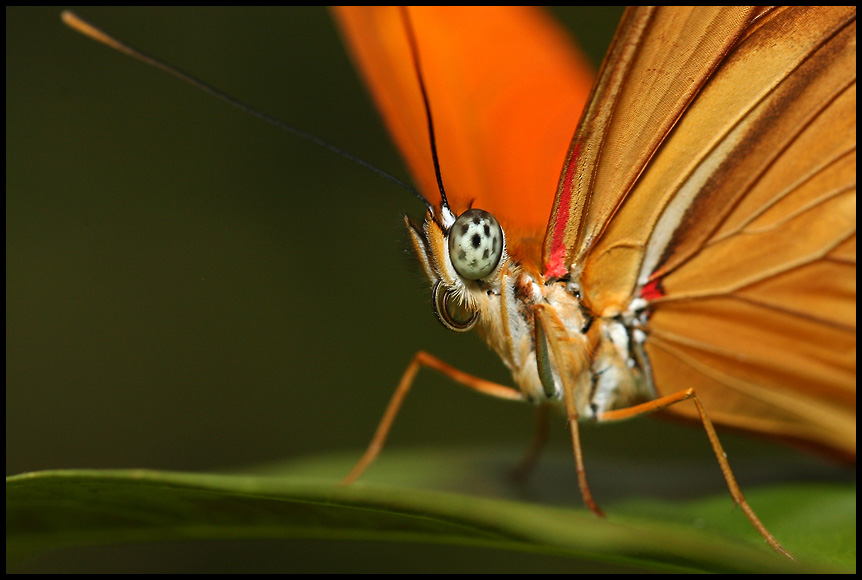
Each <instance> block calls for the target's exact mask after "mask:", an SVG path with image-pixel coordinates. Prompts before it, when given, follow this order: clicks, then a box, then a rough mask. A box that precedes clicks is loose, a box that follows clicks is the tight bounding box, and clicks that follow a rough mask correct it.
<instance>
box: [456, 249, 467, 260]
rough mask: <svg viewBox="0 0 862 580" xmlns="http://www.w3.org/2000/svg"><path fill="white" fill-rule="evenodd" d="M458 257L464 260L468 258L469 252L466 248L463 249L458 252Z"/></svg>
mask: <svg viewBox="0 0 862 580" xmlns="http://www.w3.org/2000/svg"><path fill="white" fill-rule="evenodd" d="M458 259H459V260H461V261H462V262H463V261H464V260H466V259H467V252H465V251H464V250H461V251H460V252H458Z"/></svg>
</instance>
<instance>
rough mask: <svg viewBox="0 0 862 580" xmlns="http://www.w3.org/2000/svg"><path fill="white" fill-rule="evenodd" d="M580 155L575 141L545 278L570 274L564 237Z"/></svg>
mask: <svg viewBox="0 0 862 580" xmlns="http://www.w3.org/2000/svg"><path fill="white" fill-rule="evenodd" d="M580 155H581V144H580V143H575V144H574V145H573V146H572V154H571V155H570V156H569V163H568V165H567V167H566V176H565V177H564V178H563V187H562V190H561V192H560V197H559V202H560V203H559V205H558V206H557V213H556V214H555V215H554V217H553V219H554V231H553V233H552V234H551V244H550V247H551V251H550V252H549V254H550V255H549V256H548V259H547V261H546V262H545V279H550V278H562V277H563V276H565V275H566V274H568V270H567V269H566V263H565V260H566V249H567V248H566V246H565V244H564V243H563V237H564V236H565V234H566V225H567V223H568V218H569V212H570V211H571V207H572V192H573V187H572V181H573V180H574V177H575V170H576V169H577V167H578V157H580Z"/></svg>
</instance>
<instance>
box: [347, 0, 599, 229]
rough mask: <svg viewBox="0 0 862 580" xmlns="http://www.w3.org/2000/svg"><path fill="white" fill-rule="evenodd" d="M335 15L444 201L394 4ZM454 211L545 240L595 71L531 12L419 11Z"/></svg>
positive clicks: (409, 150) (420, 173)
mask: <svg viewBox="0 0 862 580" xmlns="http://www.w3.org/2000/svg"><path fill="white" fill-rule="evenodd" d="M334 14H335V16H336V19H337V21H338V23H339V26H340V28H341V30H342V33H343V35H344V36H345V38H346V40H347V43H348V45H349V47H350V50H351V55H352V56H353V58H354V59H355V60H356V64H357V66H358V68H359V69H360V70H361V71H362V73H363V77H364V79H365V81H366V83H368V85H369V88H370V90H371V92H372V94H373V95H374V97H375V99H376V101H377V105H378V108H379V110H380V111H381V113H382V115H383V117H384V120H385V122H386V125H387V127H388V128H389V131H390V134H392V135H393V137H394V139H395V141H396V143H397V145H398V147H399V150H400V151H401V153H402V155H403V156H404V158H405V159H406V160H407V164H408V166H409V168H410V171H411V173H412V174H413V177H414V179H415V180H416V182H417V184H418V185H419V188H420V190H421V191H422V193H423V195H425V197H426V198H427V199H429V200H431V202H432V203H435V204H438V203H439V201H440V196H439V193H438V191H437V184H436V181H435V178H434V170H433V166H432V163H431V152H430V148H429V139H428V129H427V121H426V119H425V112H424V109H423V105H422V100H421V96H420V92H419V86H418V84H417V78H416V70H415V68H414V66H413V62H412V60H411V57H410V51H409V49H408V45H407V38H406V36H405V32H404V23H403V20H402V18H401V15H400V14H399V10H398V9H397V8H393V7H374V8H369V7H340V8H336V9H335V10H334ZM409 14H410V17H411V22H412V25H413V28H414V30H415V34H416V38H417V41H418V45H419V58H420V60H421V68H422V74H423V77H424V79H425V84H426V87H427V90H428V95H429V101H430V104H431V109H432V114H433V118H434V128H435V132H436V136H437V147H438V150H439V151H440V165H441V170H442V174H443V181H444V184H445V186H446V191H447V195H448V197H449V202H450V205H451V206H452V209H453V210H454V211H455V212H456V214H457V213H461V212H462V211H464V210H465V209H467V208H468V207H469V206H470V205H471V204H472V205H473V206H475V207H478V208H481V209H485V210H487V211H490V212H491V213H493V214H494V215H495V216H496V217H497V219H498V220H499V222H500V223H501V224H502V225H503V227H504V228H506V232H507V237H508V238H509V239H510V240H517V239H519V238H523V237H525V236H526V237H532V238H536V239H537V240H538V242H537V243H540V242H541V236H542V233H543V232H544V229H545V226H546V225H547V221H548V216H549V215H550V211H551V203H552V201H553V191H554V187H555V184H556V180H557V176H558V175H559V171H560V167H561V165H562V163H563V160H564V155H565V151H566V147H567V146H568V143H569V141H570V140H571V138H572V131H573V129H574V127H575V126H576V124H577V120H578V117H579V116H580V114H581V111H582V109H583V106H584V103H585V102H586V99H587V95H588V92H589V90H590V87H591V86H592V81H593V75H592V72H591V69H590V67H589V65H588V64H587V63H586V61H585V59H584V58H583V57H582V56H581V55H580V54H579V53H577V52H576V51H575V49H574V48H573V44H572V42H571V40H570V39H569V38H568V37H567V35H566V34H565V32H564V31H562V30H561V29H560V28H559V27H558V25H557V24H555V23H554V22H553V21H552V20H551V19H550V18H549V17H548V16H547V15H546V14H545V13H544V12H542V11H541V10H538V9H536V8H528V7H518V8H512V7H505V8H488V7H472V8H471V7H432V6H421V7H415V6H414V7H410V8H409Z"/></svg>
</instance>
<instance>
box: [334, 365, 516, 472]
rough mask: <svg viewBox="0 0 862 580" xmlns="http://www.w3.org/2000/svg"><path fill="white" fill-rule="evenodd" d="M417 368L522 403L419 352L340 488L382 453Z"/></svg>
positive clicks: (513, 392)
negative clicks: (428, 369)
mask: <svg viewBox="0 0 862 580" xmlns="http://www.w3.org/2000/svg"><path fill="white" fill-rule="evenodd" d="M421 367H427V368H430V369H434V370H436V371H438V372H440V373H442V374H444V375H446V376H447V377H449V378H450V379H452V380H453V381H455V382H457V383H460V384H462V385H464V386H465V387H468V388H470V389H473V390H474V391H478V392H480V393H483V394H485V395H490V396H492V397H497V398H498V399H508V400H511V401H523V400H525V399H524V395H522V394H521V392H520V391H518V390H516V389H514V388H512V387H507V386H505V385H500V384H497V383H492V382H491V381H486V380H484V379H480V378H479V377H476V376H473V375H471V374H468V373H465V372H463V371H460V370H458V369H456V368H455V367H453V366H451V365H449V364H446V363H445V362H443V361H442V360H440V359H439V358H437V357H435V356H433V355H431V354H428V353H427V352H425V351H419V352H417V353H416V355H415V356H414V357H413V360H411V361H410V364H409V365H407V369H406V370H405V371H404V374H403V375H402V376H401V380H400V381H399V382H398V387H396V389H395V393H393V394H392V398H391V399H390V400H389V405H388V406H387V407H386V412H385V413H383V418H382V419H381V420H380V423H379V424H378V425H377V431H375V432H374V437H372V439H371V443H370V444H369V445H368V449H366V450H365V453H363V454H362V457H361V458H360V459H359V461H358V462H357V463H356V465H355V466H353V469H352V470H351V471H350V473H349V474H348V475H347V477H345V478H344V479H343V480H342V481H341V485H348V484H350V483H353V482H354V481H356V479H358V478H359V476H360V475H362V473H363V472H364V471H365V470H366V468H368V466H369V465H370V464H371V462H372V461H374V459H375V458H376V457H377V456H378V455H379V454H380V451H381V449H383V444H384V443H385V442H386V437H387V436H388V435H389V430H390V429H391V428H392V423H393V422H394V421H395V416H396V415H397V414H398V410H399V409H400V408H401V403H403V402H404V397H406V396H407V393H408V392H409V391H410V387H411V386H413V380H414V379H415V378H416V373H418V372H419V369H420V368H421Z"/></svg>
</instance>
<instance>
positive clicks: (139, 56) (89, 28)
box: [60, 10, 446, 211]
mask: <svg viewBox="0 0 862 580" xmlns="http://www.w3.org/2000/svg"><path fill="white" fill-rule="evenodd" d="M60 17H61V18H62V20H63V22H64V23H65V24H66V26H68V27H69V28H71V29H72V30H75V31H77V32H80V33H81V34H83V35H84V36H88V37H90V38H92V39H93V40H95V41H96V42H100V43H102V44H104V45H106V46H109V47H110V48H113V49H114V50H117V51H119V52H122V53H124V54H126V55H128V56H131V57H132V58H134V59H135V60H138V61H141V62H143V63H144V64H148V65H150V66H152V67H155V68H157V69H160V70H163V71H164V72H166V73H168V74H171V75H173V76H175V77H177V78H178V79H180V80H181V81H183V82H185V83H188V84H190V85H192V86H194V87H197V88H198V89H200V90H202V91H204V92H206V93H209V94H210V95H212V96H214V97H216V98H218V99H221V100H222V101H224V102H225V103H227V104H229V105H231V106H233V107H236V108H237V109H239V110H241V111H244V112H246V113H249V114H251V115H254V116H255V117H257V118H258V119H262V120H263V121H266V122H267V123H269V124H271V125H275V126H276V127H278V128H279V129H282V130H283V131H287V132H289V133H293V134H294V135H296V136H297V137H301V138H302V139H305V140H306V141H310V142H312V143H314V144H315V145H317V146H319V147H323V148H324V149H328V150H330V151H332V152H333V153H335V154H337V155H340V156H341V157H344V158H345V159H348V160H350V161H352V162H353V163H356V164H357V165H361V166H362V167H364V168H365V169H369V170H371V171H373V172H374V173H376V174H377V175H379V176H380V177H383V178H384V179H388V180H389V181H391V182H392V183H394V184H396V185H398V186H400V187H402V188H404V189H406V190H407V191H409V192H410V193H411V194H413V195H415V196H416V197H417V198H419V199H420V200H422V203H424V204H425V206H426V207H427V208H428V210H429V211H432V210H433V208H432V206H431V203H430V202H429V201H428V200H427V199H425V198H424V197H422V194H421V193H419V192H418V191H417V190H416V189H415V188H413V187H411V186H410V185H407V184H406V183H404V182H403V181H401V180H400V179H398V178H397V177H395V176H393V175H390V174H388V173H386V172H385V171H383V170H382V169H379V168H378V167H375V166H374V165H372V164H370V163H368V162H367V161H365V160H364V159H361V158H359V157H357V156H355V155H353V154H352V153H348V152H347V151H345V150H344V149H341V148H340V147H336V146H335V145H333V144H332V143H329V142H328V141H324V140H323V139H321V138H320V137H317V136H315V135H312V134H311V133H306V132H305V131H303V130H302V129H298V128H296V127H294V126H292V125H288V124H287V123H284V122H283V121H280V120H278V119H276V118H275V117H272V116H270V115H267V114H266V113H264V112H262V111H258V110H257V109H254V108H252V107H250V106H248V105H246V104H245V103H243V102H242V101H240V100H238V99H235V98H234V97H231V96H230V95H228V94H226V93H224V92H222V91H220V90H218V89H216V88H214V87H212V86H210V85H208V84H207V83H205V82H203V81H202V80H200V79H198V78H196V77H194V76H192V75H190V74H188V73H186V72H183V71H181V70H180V69H179V68H177V67H175V66H173V65H170V64H167V63H166V62H163V61H161V60H159V59H157V58H154V57H152V56H150V55H148V54H146V53H144V52H142V51H140V50H137V49H136V48H133V47H131V46H129V45H128V44H125V43H123V42H120V41H119V40H117V39H116V38H114V37H112V36H111V35H109V34H107V33H106V32H104V31H103V30H101V29H99V28H97V27H96V26H94V25H92V24H90V23H89V22H87V21H85V20H83V19H82V18H80V17H79V16H78V15H77V14H75V13H74V12H72V11H70V10H64V11H63V12H62V14H61V16H60ZM423 95H424V88H423ZM426 109H427V103H426ZM429 115H430V112H429ZM429 122H430V118H429ZM434 159H435V161H434V163H435V167H436V166H437V161H436V159H437V157H436V153H435V154H434ZM437 173H438V181H439V173H440V172H439V169H438V171H437ZM441 190H442V185H441ZM443 199H444V201H445V199H446V198H445V197H444V198H443Z"/></svg>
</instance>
